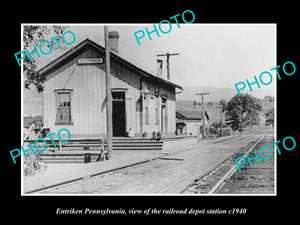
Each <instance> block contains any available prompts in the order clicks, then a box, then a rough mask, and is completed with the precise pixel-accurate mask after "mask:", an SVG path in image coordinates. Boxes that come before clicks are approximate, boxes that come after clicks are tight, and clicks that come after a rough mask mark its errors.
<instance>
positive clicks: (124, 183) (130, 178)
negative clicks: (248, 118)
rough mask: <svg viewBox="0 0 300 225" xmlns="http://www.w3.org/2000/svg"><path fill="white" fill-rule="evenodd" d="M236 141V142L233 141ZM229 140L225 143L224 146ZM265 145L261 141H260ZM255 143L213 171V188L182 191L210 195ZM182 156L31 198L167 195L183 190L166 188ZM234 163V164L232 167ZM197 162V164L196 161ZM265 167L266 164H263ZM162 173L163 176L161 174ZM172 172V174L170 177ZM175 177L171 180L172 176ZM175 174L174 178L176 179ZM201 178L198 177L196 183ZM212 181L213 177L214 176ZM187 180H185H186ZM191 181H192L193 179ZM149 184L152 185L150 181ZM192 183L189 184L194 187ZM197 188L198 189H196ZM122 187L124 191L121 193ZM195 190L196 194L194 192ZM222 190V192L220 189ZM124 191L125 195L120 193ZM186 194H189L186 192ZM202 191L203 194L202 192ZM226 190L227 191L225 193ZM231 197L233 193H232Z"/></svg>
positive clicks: (170, 156) (48, 189)
mask: <svg viewBox="0 0 300 225" xmlns="http://www.w3.org/2000/svg"><path fill="white" fill-rule="evenodd" d="M245 138H246V137H245V136H244V137H239V139H238V140H243V139H245ZM230 139H232V138H230ZM225 141H227V140H224V142H225ZM260 141H261V140H260ZM219 142H220V141H216V142H215V143H219ZM253 144H254V143H253V142H250V143H249V144H248V145H247V146H244V147H243V148H242V149H241V151H239V152H238V153H236V154H234V155H233V156H231V157H230V158H227V159H226V160H225V161H224V162H223V163H222V164H221V165H219V166H218V167H217V168H216V169H214V170H213V171H211V172H210V173H209V174H211V175H212V174H214V175H213V177H214V182H212V183H211V184H210V185H202V184H201V185H200V186H201V188H200V189H201V190H200V189H199V188H197V191H196V192H195V190H196V188H195V187H196V186H197V187H199V183H197V182H195V183H193V185H192V186H191V187H189V188H187V186H188V185H187V184H186V185H185V186H184V187H182V185H181V187H180V188H181V189H180V190H181V191H180V192H182V193H208V191H209V190H210V189H211V188H212V187H211V186H214V185H215V184H214V183H217V182H218V180H217V179H220V177H221V178H222V177H223V176H224V173H226V172H227V171H228V170H230V169H231V168H232V159H233V160H234V159H235V158H236V157H240V156H243V155H244V154H245V151H247V152H248V151H249V148H251V146H253ZM190 149H191V150H192V148H187V149H185V150H183V151H181V152H180V153H183V152H188V151H189V150H190ZM180 153H179V155H178V152H175V153H172V154H168V155H164V156H160V157H158V158H154V159H150V160H147V161H144V162H141V163H137V164H134V165H129V166H126V167H123V168H119V169H115V170H111V171H107V172H103V173H100V174H94V175H91V176H88V177H83V178H80V179H78V180H76V181H70V182H67V183H61V184H58V185H55V186H52V187H44V188H41V189H39V190H34V191H31V192H27V193H28V194H56V195H66V194H100V193H101V194H113V193H118V194H120V193H121V194H122V190H123V192H124V193H134V194H137V192H136V191H137V189H136V187H137V186H138V187H139V188H140V189H139V190H143V193H150V192H151V193H153V192H154V193H160V192H163V191H165V192H166V193H168V192H167V191H168V190H169V189H168V186H170V185H173V184H174V183H179V184H177V185H179V186H180V182H181V180H178V178H177V180H176V182H174V183H172V184H171V183H170V184H168V185H166V180H167V179H169V178H170V179H171V178H172V177H171V176H174V177H176V176H177V177H178V172H180V171H178V170H179V169H178V168H179V167H180V166H182V165H183V164H182V163H183V161H184V159H183V158H180ZM229 161H231V163H229ZM193 162H196V161H193ZM263 163H265V162H263ZM194 164H195V165H196V166H194V167H193V168H195V169H193V170H194V171H196V170H197V164H196V163H194ZM158 171H159V172H158ZM170 172H171V173H170ZM170 174H171V176H170ZM173 174H174V175H173ZM195 177H197V176H194V177H193V179H194V178H195ZM210 177H211V176H210ZM151 179H152V180H155V183H153V184H152V183H150V184H149V180H151ZM183 179H184V177H183ZM189 179H190V178H189ZM203 179H205V181H206V182H207V181H208V180H209V179H211V178H209V176H208V175H207V176H204V177H203V178H201V179H199V180H198V181H201V180H203ZM147 180H148V184H147V182H146V181H147ZM190 182H191V181H189V184H190ZM195 185H196V186H195ZM120 187H121V189H120ZM192 189H194V191H192ZM218 189H219V188H218ZM120 190H121V192H120ZM182 190H185V191H182ZM199 190H200V192H199ZM224 190H225V189H224ZM228 190H229V193H230V191H231V190H230V189H228ZM203 191H204V192H203Z"/></svg>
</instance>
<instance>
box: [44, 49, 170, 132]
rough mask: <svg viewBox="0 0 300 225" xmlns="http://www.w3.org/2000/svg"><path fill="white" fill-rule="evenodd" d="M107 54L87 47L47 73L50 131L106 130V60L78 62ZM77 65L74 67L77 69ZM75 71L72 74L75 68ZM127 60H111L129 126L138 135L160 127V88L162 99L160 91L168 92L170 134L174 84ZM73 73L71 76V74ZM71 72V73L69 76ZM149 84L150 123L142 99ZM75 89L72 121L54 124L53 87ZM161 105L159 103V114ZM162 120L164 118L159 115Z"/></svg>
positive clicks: (113, 82) (46, 116)
mask: <svg viewBox="0 0 300 225" xmlns="http://www.w3.org/2000/svg"><path fill="white" fill-rule="evenodd" d="M98 57H102V58H104V53H103V52H101V51H98V50H96V49H95V48H92V47H91V46H90V47H87V48H86V49H85V50H84V51H82V52H81V53H80V54H77V55H75V56H74V57H73V58H72V59H70V60H69V61H68V62H66V63H64V64H61V65H58V66H56V68H55V69H53V70H52V72H49V74H48V75H47V80H46V82H45V83H44V97H43V104H44V127H45V128H50V132H58V131H59V130H60V129H61V128H67V129H68V130H69V131H70V132H71V134H72V135H74V136H78V137H80V135H82V136H97V135H105V134H106V102H105V101H106V92H105V87H106V80H105V79H106V78H105V69H104V64H85V65H77V60H78V58H98ZM74 68H75V69H74ZM73 69H74V72H73V74H72V71H73ZM137 73H138V72H137V71H136V70H133V69H132V68H130V67H129V66H127V64H126V63H125V64H124V62H123V63H120V62H119V61H118V60H117V59H115V58H113V59H112V60H111V75H112V77H111V86H112V90H114V89H115V90H119V91H120V90H122V91H125V93H126V94H125V99H126V101H125V107H126V109H125V111H126V130H128V129H129V128H131V129H133V131H134V133H135V135H137V136H141V135H142V133H143V132H145V131H147V132H148V134H149V135H151V134H152V132H153V131H157V132H158V131H160V128H161V126H160V124H157V123H155V99H156V98H157V97H156V96H155V90H157V89H159V97H158V98H159V102H160V103H161V99H160V98H161V95H165V96H167V98H168V100H167V115H166V120H167V121H168V122H167V123H168V126H167V127H168V131H167V133H168V134H174V133H175V126H176V123H175V118H176V116H175V87H171V86H167V85H163V84H162V83H161V82H158V81H156V80H153V79H149V78H142V77H141V76H140V75H139V74H137ZM71 74H72V76H71ZM70 76H71V77H70ZM145 86H146V87H147V88H148V89H149V91H150V98H149V124H147V125H146V124H145V120H144V110H143V107H144V104H142V100H141V90H142V89H143V88H144V87H145ZM63 88H65V89H70V90H73V91H72V94H71V116H72V122H73V124H55V118H56V110H57V109H56V99H55V94H54V90H59V89H63ZM160 110H161V108H160V107H159V115H161V114H160ZM159 122H160V123H161V122H162V121H161V118H160V121H159Z"/></svg>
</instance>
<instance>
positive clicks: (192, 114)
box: [176, 110, 202, 120]
mask: <svg viewBox="0 0 300 225" xmlns="http://www.w3.org/2000/svg"><path fill="white" fill-rule="evenodd" d="M176 117H177V118H178V117H180V118H178V119H184V120H202V112H201V111H195V110H191V111H188V110H176Z"/></svg>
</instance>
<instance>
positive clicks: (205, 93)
mask: <svg viewBox="0 0 300 225" xmlns="http://www.w3.org/2000/svg"><path fill="white" fill-rule="evenodd" d="M208 94H210V93H209V92H202V93H200V94H196V95H202V121H203V122H202V123H203V125H202V126H203V129H202V139H205V136H204V133H205V124H204V95H208Z"/></svg>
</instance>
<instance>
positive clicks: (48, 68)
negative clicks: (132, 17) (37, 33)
mask: <svg viewBox="0 0 300 225" xmlns="http://www.w3.org/2000/svg"><path fill="white" fill-rule="evenodd" d="M87 47H93V48H94V49H96V50H97V51H100V52H102V53H103V54H105V48H104V47H103V46H102V45H99V44H97V43H96V42H94V41H92V40H90V39H88V38H86V39H85V40H83V41H82V42H80V43H79V44H77V45H76V46H75V47H73V48H71V49H70V50H68V51H67V52H66V53H64V54H63V55H61V56H59V57H57V58H56V59H55V60H53V61H52V62H50V63H49V64H47V65H46V66H44V67H42V68H41V69H39V70H38V73H39V74H40V75H42V76H46V77H47V75H48V74H49V73H50V72H52V71H54V70H56V68H57V67H58V66H60V65H62V64H65V63H66V62H68V61H70V60H71V59H72V58H73V57H74V55H76V54H78V53H80V52H81V51H83V50H85V49H86V48H87ZM110 57H111V59H114V60H116V61H118V62H119V63H121V64H123V65H124V66H126V67H128V68H131V69H133V70H134V71H136V72H137V74H138V75H139V76H141V77H144V78H149V79H152V80H154V81H157V82H162V83H164V84H167V85H170V86H172V87H175V88H179V89H180V90H183V88H182V87H181V86H179V85H177V84H174V83H172V82H171V81H169V80H165V79H163V78H161V77H158V76H155V75H153V74H152V73H150V72H148V71H146V70H145V69H144V68H142V67H141V66H140V65H137V64H136V63H133V62H130V60H128V59H125V57H124V56H121V55H120V54H119V53H116V52H114V51H110Z"/></svg>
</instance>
